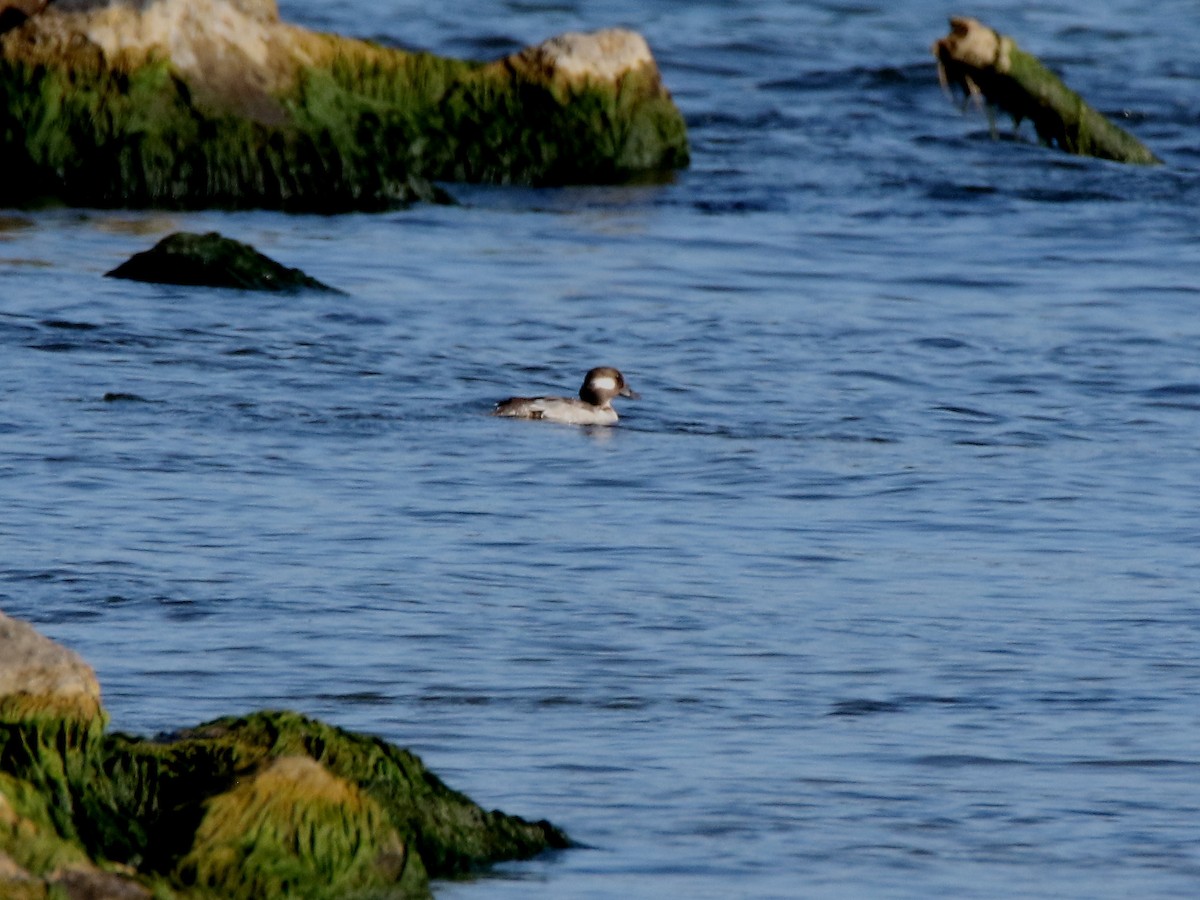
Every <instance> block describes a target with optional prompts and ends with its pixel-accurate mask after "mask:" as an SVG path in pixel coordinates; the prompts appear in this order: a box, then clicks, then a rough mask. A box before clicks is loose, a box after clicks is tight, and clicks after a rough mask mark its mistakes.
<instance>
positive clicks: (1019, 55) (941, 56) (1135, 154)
mask: <svg viewBox="0 0 1200 900" xmlns="http://www.w3.org/2000/svg"><path fill="white" fill-rule="evenodd" d="M932 49H933V55H934V56H935V57H936V58H937V61H938V79H939V80H940V81H941V82H942V86H943V87H944V88H947V89H948V88H949V87H950V86H951V85H954V86H956V87H958V88H960V89H961V90H962V92H963V94H964V95H965V96H966V97H968V98H973V99H974V100H976V101H977V102H979V103H980V104H981V105H982V103H984V102H986V103H987V104H989V105H990V106H993V107H995V108H997V109H1001V110H1003V111H1004V112H1006V113H1008V114H1009V115H1010V116H1011V117H1012V119H1013V122H1014V123H1015V124H1016V125H1018V126H1019V125H1020V124H1021V122H1022V120H1024V119H1028V120H1029V121H1031V122H1032V123H1033V127H1034V129H1035V130H1036V131H1037V135H1038V137H1039V138H1040V139H1041V140H1042V141H1043V142H1044V143H1046V144H1048V145H1053V146H1057V147H1059V148H1060V149H1061V150H1064V151H1066V152H1067V153H1074V154H1076V155H1078V156H1095V157H1099V158H1101V159H1111V160H1114V161H1116V162H1124V163H1134V164H1138V165H1154V164H1157V163H1159V162H1160V160H1159V159H1158V157H1157V156H1155V155H1154V153H1153V152H1152V151H1151V150H1150V148H1149V147H1147V146H1146V145H1145V144H1143V143H1142V142H1141V141H1139V140H1138V139H1137V138H1136V137H1134V136H1133V135H1132V134H1130V133H1129V132H1127V131H1125V130H1124V129H1123V128H1121V127H1120V126H1118V125H1116V124H1115V123H1113V122H1112V121H1110V120H1109V119H1108V118H1106V117H1105V116H1104V115H1102V114H1101V113H1099V112H1097V111H1096V110H1095V109H1093V108H1092V107H1091V106H1089V105H1088V104H1087V103H1086V102H1084V99H1083V98H1082V97H1081V96H1079V94H1077V93H1075V92H1074V91H1073V90H1071V89H1070V88H1069V87H1067V86H1066V84H1064V83H1063V81H1062V80H1061V79H1060V78H1059V77H1058V76H1057V75H1055V74H1054V73H1053V72H1051V71H1050V70H1049V69H1047V68H1046V67H1045V66H1044V65H1042V62H1041V60H1039V59H1038V58H1037V57H1036V56H1034V55H1033V54H1031V53H1027V52H1026V51H1024V50H1022V49H1021V48H1020V47H1018V46H1017V43H1016V41H1014V40H1013V39H1012V38H1011V37H1008V36H1006V35H1002V34H1000V33H999V32H997V31H995V30H993V29H991V28H989V27H987V26H986V25H984V24H983V23H982V22H980V21H979V20H978V19H972V18H968V17H965V16H954V17H952V18H951V19H950V32H949V34H947V35H946V36H945V37H943V38H940V39H938V40H937V41H935V42H934V44H933V48H932Z"/></svg>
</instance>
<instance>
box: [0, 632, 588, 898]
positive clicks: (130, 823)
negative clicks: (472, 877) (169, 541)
mask: <svg viewBox="0 0 1200 900" xmlns="http://www.w3.org/2000/svg"><path fill="white" fill-rule="evenodd" d="M30 631H31V630H30V629H28V628H27V626H22V625H21V624H20V623H14V622H13V620H11V619H7V618H6V617H4V615H3V613H0V685H3V686H4V687H5V689H6V690H8V691H10V693H8V694H7V695H5V696H2V697H0V896H4V897H9V896H14V897H24V896H29V897H38V898H40V897H46V896H60V895H62V892H65V894H66V895H68V896H97V897H114V898H116V897H129V898H131V900H133V898H142V897H148V896H151V895H153V896H154V897H156V898H160V900H163V898H171V897H180V898H183V897H187V898H189V900H206V898H214V900H215V898H222V900H227V898H228V900H239V898H245V900H257V898H262V897H304V898H328V900H341V898H355V897H362V898H367V897H371V898H385V897H394V898H404V897H425V896H427V895H428V893H429V879H430V878H433V877H452V876H455V875H459V874H462V873H464V872H469V871H473V870H477V869H479V868H481V867H485V866H487V865H488V864H490V863H494V862H498V861H501V860H507V859H521V858H526V857H529V856H533V855H535V854H537V853H540V852H542V851H544V850H547V849H551V848H562V847H566V846H568V843H569V842H568V839H567V837H566V835H565V834H563V833H562V832H561V831H560V830H559V829H557V828H555V827H554V826H553V825H551V824H550V823H548V822H529V821H526V820H524V819H521V818H518V817H515V816H508V815H505V814H504V813H501V812H497V811H492V812H487V811H485V810H483V809H481V808H480V807H479V806H478V805H476V804H474V803H473V802H471V800H469V799H468V798H467V797H465V796H463V795H462V794H460V793H458V792H456V791H454V790H452V789H450V788H448V787H447V786H446V785H444V784H443V783H442V782H441V781H440V780H439V779H438V778H437V777H436V776H435V775H433V773H431V772H429V771H428V770H427V769H426V768H425V767H424V765H422V763H421V761H420V760H419V759H417V757H415V756H413V755H412V754H411V753H409V752H407V751H405V750H402V749H400V748H398V747H394V746H392V745H390V744H388V743H386V742H384V741H381V740H379V739H377V738H372V737H368V736H365V735H359V734H353V733H351V732H347V731H343V730H341V729H339V728H334V727H332V726H329V725H325V724H323V723H321V722H317V721H314V720H312V719H308V718H306V717H304V716H300V715H297V714H295V713H288V712H262V713H256V714H254V715H251V716H244V717H239V718H226V719H219V720H217V721H215V722H211V723H209V724H207V725H202V726H199V727H197V728H194V729H189V730H187V731H182V732H179V733H177V734H174V735H171V736H169V737H164V738H160V739H155V740H147V739H141V738H135V737H131V736H128V735H122V734H106V733H104V730H103V729H104V724H105V721H106V720H105V717H104V714H103V711H102V710H100V709H99V707H98V706H92V707H87V706H86V705H85V707H84V708H83V712H86V710H87V709H91V710H92V713H91V715H90V717H89V716H86V715H83V714H82V713H81V711H80V708H79V707H78V706H71V705H70V704H68V703H65V702H63V701H62V700H61V699H60V700H58V701H52V700H51V699H49V698H51V697H54V696H57V695H55V694H53V693H48V694H42V695H37V694H31V693H28V692H26V691H23V690H21V686H20V683H19V682H18V681H17V680H15V679H14V677H12V675H11V673H10V672H9V671H8V670H9V668H10V667H7V666H6V663H5V661H7V660H9V659H18V660H20V659H28V658H29V656H30V654H28V653H26V652H24V651H21V652H17V653H14V654H13V655H11V656H10V654H9V649H10V648H9V647H8V646H7V645H6V644H5V642H4V635H10V636H12V635H15V639H14V644H13V647H14V648H16V649H17V650H19V649H20V647H22V646H34V647H35V652H34V654H33V656H34V657H36V658H38V659H50V658H51V657H52V656H53V653H52V651H51V650H50V649H49V648H50V647H53V646H55V645H53V644H51V643H50V642H48V641H46V640H45V639H44V638H40V636H39V640H38V641H35V640H33V639H32V638H31V637H30ZM41 642H44V644H42V643H41ZM46 645H48V646H46ZM60 659H61V661H62V663H63V670H62V671H63V673H64V674H65V673H66V672H67V671H74V669H75V666H76V664H77V663H80V662H81V661H79V660H78V658H77V657H74V655H73V654H70V652H69V651H62V653H61V657H60ZM11 668H12V669H13V670H14V671H15V670H16V668H17V667H15V666H14V667H11ZM25 671H30V672H33V673H35V677H34V678H33V679H32V680H31V681H30V685H31V686H33V687H35V688H36V689H38V690H42V689H44V688H46V686H47V685H49V686H50V690H51V691H52V690H53V689H55V686H56V685H60V684H71V683H72V682H71V680H70V679H69V678H68V679H65V680H64V679H59V680H55V679H54V678H52V677H48V676H45V675H37V674H36V673H38V672H43V673H44V672H48V671H52V669H50V668H48V667H47V666H45V665H40V664H39V666H35V667H26V669H25ZM84 681H86V679H84ZM71 691H72V689H71V688H68V689H67V691H66V694H65V696H67V697H75V696H79V694H78V693H72V692H71ZM96 696H97V697H98V694H97V695H96ZM34 697H41V699H40V700H36V701H35V700H34V699H33V698H34ZM55 711H57V712H55ZM56 716H57V718H56ZM55 892H59V893H55ZM88 892H90V893H88Z"/></svg>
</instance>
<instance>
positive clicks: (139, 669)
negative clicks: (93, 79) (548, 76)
mask: <svg viewBox="0 0 1200 900" xmlns="http://www.w3.org/2000/svg"><path fill="white" fill-rule="evenodd" d="M1008 6H1009V5H1007V4H997V3H991V4H984V5H983V6H982V7H978V8H975V9H973V10H969V12H972V13H973V14H975V15H977V16H979V17H980V18H982V19H983V20H985V21H987V22H989V23H990V24H993V25H995V26H996V27H998V28H1000V29H1001V30H1003V31H1006V32H1008V33H1010V34H1012V35H1014V36H1015V37H1017V39H1018V40H1019V41H1020V42H1021V43H1022V45H1024V46H1026V47H1027V48H1028V49H1030V50H1032V51H1033V52H1035V53H1038V54H1039V55H1041V56H1042V58H1043V59H1044V60H1045V61H1046V62H1047V63H1048V64H1050V65H1052V66H1054V67H1055V68H1056V69H1058V70H1059V71H1061V72H1062V73H1063V74H1064V75H1065V76H1066V78H1067V80H1068V82H1069V83H1071V84H1072V86H1074V87H1076V88H1077V89H1078V90H1080V91H1081V92H1082V93H1084V94H1085V96H1087V97H1088V99H1089V100H1090V101H1091V102H1093V104H1095V105H1096V106H1098V107H1099V108H1101V109H1103V110H1104V111H1105V112H1107V113H1109V114H1111V115H1115V116H1118V117H1120V118H1121V119H1122V121H1123V122H1124V123H1125V124H1127V125H1128V126H1129V127H1130V128H1132V129H1134V130H1135V131H1136V132H1137V133H1138V135H1139V136H1140V137H1142V138H1143V139H1144V140H1146V141H1147V142H1148V143H1150V145H1151V146H1152V147H1153V148H1154V150H1155V151H1156V152H1157V153H1158V154H1159V155H1160V156H1162V157H1163V159H1164V160H1165V161H1166V163H1165V165H1163V166H1161V167H1156V168H1131V167H1123V166H1119V165H1115V164H1112V163H1106V162H1102V161H1095V160H1083V159H1073V158H1070V157H1066V156H1063V155H1061V154H1059V153H1057V152H1055V151H1052V150H1048V149H1045V148H1041V147H1038V146H1037V145H1036V144H1035V143H1034V142H1033V141H1032V138H1031V133H1030V132H1029V131H1028V128H1027V129H1026V130H1025V131H1024V132H1018V133H1017V134H1016V135H1015V136H1014V135H1013V134H1012V133H1011V129H1010V128H1009V126H1008V123H1004V122H999V123H997V124H998V127H999V130H1000V135H999V138H1000V139H999V140H993V139H992V138H991V136H990V135H989V127H988V123H987V120H986V118H985V117H983V116H982V115H979V114H975V115H969V116H963V115H960V114H959V112H958V111H957V110H956V108H955V106H954V105H953V104H951V103H950V102H948V101H947V99H946V98H945V97H944V96H943V95H942V94H941V92H940V90H939V88H938V85H937V80H936V75H935V72H934V68H933V63H932V58H931V57H930V56H929V54H928V46H929V44H930V43H932V41H933V40H935V39H936V38H937V37H939V36H941V35H942V34H944V32H945V15H946V14H947V13H948V12H957V11H958V10H947V9H944V8H942V7H939V6H937V5H935V4H930V3H925V2H917V0H913V2H902V3H895V4H879V5H871V4H866V5H863V4H861V3H859V4H849V3H841V2H829V3H821V4H815V3H814V4H807V3H806V4H795V3H785V2H782V0H758V2H747V3H740V4H736V5H729V4H717V3H672V2H656V3H650V4H632V3H622V2H615V0H614V2H601V3H590V4H582V3H576V2H570V0H567V2H555V3H546V4H543V3H507V4H490V3H474V2H469V3H464V4H457V5H448V6H443V7H441V8H439V9H435V10H430V9H428V8H426V7H425V6H421V7H417V6H415V5H413V4H409V3H398V2H393V3H384V4H375V5H372V6H371V7H370V8H369V9H368V7H367V6H366V5H365V4H360V3H341V4H337V3H324V4H316V3H310V2H293V3H286V2H285V3H284V4H283V12H284V14H285V16H287V17H289V18H291V19H293V20H296V21H299V22H301V23H303V24H307V25H310V26H313V27H321V28H330V29H335V30H339V31H343V32H348V33H354V34H360V35H365V36H371V37H374V38H375V39H377V40H381V41H385V42H387V43H391V44H395V45H401V46H416V47H425V48H429V49H433V50H435V51H438V52H444V53H453V54H456V55H465V56H475V57H494V56H498V55H501V54H503V53H506V52H509V51H510V50H512V49H515V48H517V47H519V46H521V45H522V44H524V43H528V42H533V41H537V40H540V39H542V38H544V37H547V36H549V35H551V34H554V33H557V32H561V31H565V30H569V29H583V28H593V27H602V26H607V25H614V24H621V25H627V26H631V27H636V28H638V29H639V30H641V31H643V32H644V33H645V34H646V35H647V37H648V38H649V40H650V42H651V44H652V46H653V48H654V50H655V52H656V55H657V56H658V58H659V60H660V63H661V65H662V68H663V70H664V76H665V79H666V82H667V84H668V85H669V86H670V87H671V89H672V91H673V92H674V94H675V97H676V100H677V102H678V103H679V104H680V106H681V108H682V109H683V110H684V113H685V115H686V116H687V118H688V122H689V127H690V129H691V138H692V142H693V153H694V164H693V166H692V168H691V169H689V170H688V171H686V172H684V173H681V174H680V175H679V177H678V178H677V179H676V180H675V181H674V182H673V183H670V184H666V185H661V186H650V187H646V186H640V187H628V188H574V189H567V190H541V191H539V190H527V189H492V188H479V187H475V188H468V187H462V186H451V191H452V192H453V193H454V194H455V195H456V197H457V198H458V200H459V201H460V205H459V206H456V207H428V206H420V207H415V208H413V209H411V210H406V211H396V212H391V213H386V214H379V215H351V216H340V217H331V218H322V217H306V216H284V215H280V214H275V213H232V214H231V213H219V212H204V213H189V214H166V213H156V212H121V211H108V212H105V211H88V210H46V211H32V212H31V211H11V212H7V213H5V214H4V217H3V220H2V221H0V354H2V358H3V360H4V365H3V366H2V367H0V379H2V381H0V608H3V609H4V610H5V611H6V612H7V613H9V614H10V615H15V616H19V617H23V618H26V619H29V620H31V621H33V622H34V623H35V624H36V625H37V626H38V627H39V628H40V629H41V630H42V631H43V632H45V633H47V634H49V635H51V636H53V637H55V638H56V639H58V640H61V641H64V642H66V643H68V644H69V645H71V646H73V647H75V648H77V649H78V650H79V651H80V652H81V653H82V654H83V655H84V656H85V657H86V658H87V659H88V660H89V661H90V662H91V663H92V664H93V665H94V666H95V667H96V669H97V671H98V673H99V676H100V679H101V682H102V685H103V687H104V692H105V702H106V704H107V706H108V708H109V709H110V711H111V712H112V715H113V720H114V726H115V727H117V728H119V729H122V730H127V731H132V732H137V733H144V734H153V733H155V732H157V731H160V730H166V729H173V728H177V727H181V726H186V725H190V724H194V723H197V722H200V721H203V720H205V719H208V718H212V717H215V716H218V715H224V714H229V713H237V712H242V711H248V710H252V709H259V708H264V707H289V708H294V709H298V710H301V711H303V712H305V713H308V714H311V715H315V716H319V717H321V718H323V719H326V720H328V721H331V722H333V723H336V724H338V725H342V726H344V727H347V728H352V729H357V730H362V731H368V732H371V733H374V734H379V735H381V736H383V737H385V738H387V739H388V740H391V741H393V742H395V743H397V744H400V745H403V746H408V747H411V748H412V749H413V750H414V751H416V752H417V753H419V754H420V755H421V756H422V757H423V758H424V759H425V760H426V762H427V763H428V764H429V765H430V766H431V767H432V768H433V769H434V770H435V771H437V772H438V773H439V774H440V775H442V776H443V777H444V778H445V779H446V780H447V781H448V782H449V783H450V784H451V785H452V786H454V787H456V788H459V789H461V790H464V791H466V792H467V793H468V794H470V795H471V796H472V797H473V798H475V799H477V800H478V801H479V802H481V803H482V804H483V805H485V806H487V807H489V808H491V807H499V808H502V809H504V810H506V811H510V812H515V813H519V814H523V815H526V816H530V817H534V818H542V817H545V818H549V819H551V820H552V821H554V822H556V823H557V824H560V825H561V826H563V827H564V828H566V829H567V830H568V832H569V833H570V834H571V835H572V836H574V837H575V838H576V839H577V840H578V841H580V842H582V843H584V844H586V845H587V848H586V849H579V850H573V851H570V852H567V853H562V854H557V855H553V856H549V857H544V858H541V859H538V860H536V861H533V862H528V863H521V864H513V865H507V866H504V867H501V869H500V870H499V872H498V873H496V874H494V875H493V876H492V877H489V878H485V879H482V880H476V881H472V882H466V883H459V884H453V885H442V886H440V887H439V889H438V895H439V896H440V897H455V898H459V897H461V898H472V897H476V898H478V897H522V898H524V897H582V896H595V897H611V896H624V897H647V898H648V897H662V896H692V897H726V896H748V897H749V896H753V897H792V896H805V897H822V896H829V897H834V896H837V897H845V896H872V897H885V896H886V897H928V896H931V895H949V896H957V897H1008V896H1013V895H1015V894H1020V895H1025V896H1046V897H1049V896H1054V897H1080V898H1083V897H1088V898H1094V897H1121V896H1129V895H1137V896H1181V895H1187V894H1189V893H1192V892H1194V890H1195V889H1196V886H1197V884H1200V853H1198V851H1197V849H1196V848H1197V847H1198V846H1200V826H1198V825H1197V822H1200V786H1198V785H1200V755H1198V754H1197V752H1196V747H1197V745H1198V742H1200V703H1198V701H1200V603H1198V601H1197V591H1196V584H1197V582H1198V580H1200V549H1198V548H1200V515H1198V514H1197V512H1196V503H1195V491H1196V485H1197V484H1198V483H1200V452H1198V451H1200V364H1198V363H1197V360H1200V319H1197V317H1196V316H1195V308H1196V305H1197V303H1198V302H1200V290H1198V285H1197V280H1196V272H1197V271H1198V270H1200V266H1198V264H1200V251H1198V250H1197V247H1198V246H1200V225H1198V224H1197V221H1198V220H1197V217H1196V213H1195V211H1196V208H1197V206H1198V205H1200V174H1198V170H1200V166H1198V153H1197V148H1198V147H1200V141H1198V140H1197V137H1196V134H1197V132H1196V126H1197V123H1198V122H1200V105H1198V102H1197V100H1196V97H1197V96H1200V95H1198V93H1197V91H1196V85H1197V82H1198V81H1200V64H1198V63H1197V61H1196V57H1195V53H1194V46H1195V44H1196V42H1197V39H1198V38H1200V18H1198V17H1197V15H1196V13H1195V10H1194V9H1193V8H1192V6H1191V5H1190V4H1184V3H1179V2H1176V3H1168V4H1165V5H1164V4H1160V5H1158V6H1156V7H1155V8H1154V10H1153V11H1148V10H1147V9H1146V7H1145V6H1144V5H1142V4H1133V3H1129V2H1122V3H1117V4H1110V5H1109V6H1108V7H1106V9H1105V10H1103V11H1099V12H1098V11H1097V10H1096V9H1095V8H1094V7H1093V6H1092V5H1089V4H1084V3H1080V2H1068V3H1064V4H1059V5H1057V6H1056V7H1055V8H1054V9H1053V10H1026V11H1020V12H1017V11H1013V10H1012V9H1010V8H1008ZM181 229H187V230H196V231H203V230H219V231H221V232H223V233H225V234H227V235H229V236H231V237H236V238H238V239H241V240H246V241H249V242H250V243H252V244H254V245H255V246H256V247H258V248H259V249H260V250H262V251H263V252H266V253H268V254H270V255H272V256H273V257H275V258H277V259H279V260H280V261H282V262H284V263H285V264H288V265H299V266H302V267H303V268H305V269H306V271H308V272H309V274H311V275H313V276H315V277H317V278H319V279H321V280H322V281H325V282H327V283H330V284H334V285H337V286H338V287H340V288H342V289H344V290H345V291H346V292H347V296H332V295H325V294H319V293H304V294H299V295H295V296H289V297H282V298H280V297H271V296H259V295H254V294H250V293H243V292H236V291H221V290H204V289H197V288H183V287H171V286H155V285H138V284H131V283H127V282H117V281H112V280H106V279H104V278H102V277H101V276H102V274H103V272H105V271H107V270H108V269H110V268H112V267H113V266H115V265H116V264H117V263H119V262H120V261H122V260H123V259H125V258H127V257H128V256H129V255H131V254H132V253H134V252H137V251H139V250H142V249H145V247H147V246H149V245H150V244H151V243H153V242H154V241H155V240H157V239H158V237H160V236H162V235H163V234H165V233H167V232H169V231H172V230H181ZM599 364H610V365H616V366H618V367H620V368H621V369H622V371H624V372H625V374H626V376H627V377H628V379H629V380H630V382H631V384H632V385H633V386H634V387H635V388H636V389H637V390H638V391H640V392H641V394H642V399H641V400H640V401H636V402H635V401H623V402H620V403H619V408H620V410H621V413H622V420H621V423H620V425H619V426H618V427H616V428H614V429H611V430H607V431H601V432H596V431H592V430H587V429H576V428H567V427H558V426H552V425H545V424H542V423H529V422H519V421H508V420H497V419H492V418H489V417H488V416H487V415H486V412H487V410H488V409H489V408H490V405H491V403H492V402H494V401H495V400H497V399H500V398H503V397H506V396H509V395H511V394H513V393H529V392H561V393H572V392H573V391H574V390H575V389H576V388H577V386H578V382H579V380H580V379H581V376H582V374H583V372H584V371H585V370H586V369H588V368H589V367H591V366H593V365H599Z"/></svg>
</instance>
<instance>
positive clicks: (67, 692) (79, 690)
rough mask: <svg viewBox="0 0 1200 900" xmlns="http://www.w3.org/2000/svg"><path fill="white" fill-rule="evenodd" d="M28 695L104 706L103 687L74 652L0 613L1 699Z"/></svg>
mask: <svg viewBox="0 0 1200 900" xmlns="http://www.w3.org/2000/svg"><path fill="white" fill-rule="evenodd" d="M13 694H27V695H32V696H36V697H44V698H46V699H51V700H64V701H67V704H68V705H78V706H80V707H82V708H85V709H98V708H99V706H100V684H99V682H98V681H97V680H96V673H95V672H94V671H93V670H92V667H91V666H89V665H88V664H87V663H85V662H84V661H83V659H82V658H81V657H80V656H79V654H78V653H76V652H75V651H74V650H69V649H67V648H66V647H63V646H61V645H60V644H56V643H55V642H54V641H52V640H50V639H49V638H48V637H44V636H43V635H41V634H38V632H37V631H35V630H34V628H33V626H31V625H29V624H27V623H25V622H20V621H17V620H16V619H11V618H9V617H8V616H6V615H5V614H4V613H3V612H0V698H3V697H7V696H10V695H13Z"/></svg>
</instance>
